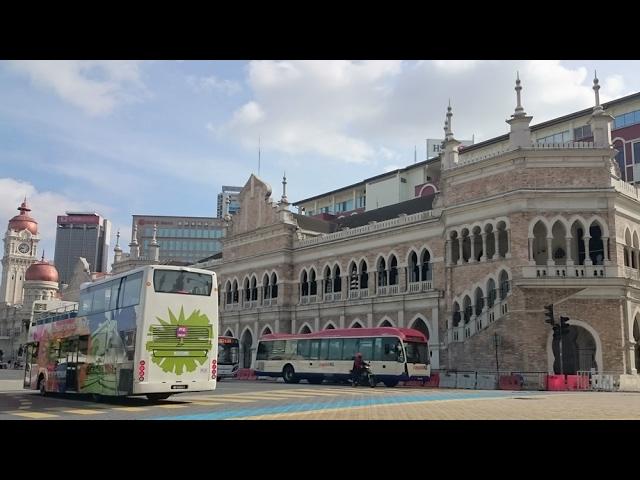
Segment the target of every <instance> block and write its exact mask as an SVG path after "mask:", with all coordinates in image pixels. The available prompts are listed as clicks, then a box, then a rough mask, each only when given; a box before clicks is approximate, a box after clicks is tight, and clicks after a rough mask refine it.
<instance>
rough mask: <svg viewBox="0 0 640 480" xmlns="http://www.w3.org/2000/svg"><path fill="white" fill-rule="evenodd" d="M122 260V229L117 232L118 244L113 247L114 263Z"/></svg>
mask: <svg viewBox="0 0 640 480" xmlns="http://www.w3.org/2000/svg"><path fill="white" fill-rule="evenodd" d="M121 260H122V249H121V248H120V230H118V233H116V246H115V247H113V263H118V262H120V261H121Z"/></svg>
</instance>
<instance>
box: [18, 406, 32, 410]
mask: <svg viewBox="0 0 640 480" xmlns="http://www.w3.org/2000/svg"><path fill="white" fill-rule="evenodd" d="M18 408H19V409H20V410H24V409H26V408H31V407H30V406H29V407H18Z"/></svg>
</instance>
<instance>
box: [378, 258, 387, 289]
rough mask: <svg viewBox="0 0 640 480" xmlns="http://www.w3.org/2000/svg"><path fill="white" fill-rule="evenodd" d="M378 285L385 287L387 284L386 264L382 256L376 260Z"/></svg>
mask: <svg viewBox="0 0 640 480" xmlns="http://www.w3.org/2000/svg"><path fill="white" fill-rule="evenodd" d="M377 272H378V286H379V287H385V286H386V285H387V266H386V263H385V261H384V258H383V257H380V259H379V260H378V268H377Z"/></svg>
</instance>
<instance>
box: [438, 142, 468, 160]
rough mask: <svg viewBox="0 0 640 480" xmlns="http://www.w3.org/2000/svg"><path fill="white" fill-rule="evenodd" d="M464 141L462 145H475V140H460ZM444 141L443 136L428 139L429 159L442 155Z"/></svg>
mask: <svg viewBox="0 0 640 480" xmlns="http://www.w3.org/2000/svg"><path fill="white" fill-rule="evenodd" d="M458 141H459V142H460V143H462V146H461V147H468V146H469V145H473V140H458ZM442 142H443V140H442V139H441V138H428V139H427V159H429V158H433V157H437V156H438V155H440V152H441V151H442Z"/></svg>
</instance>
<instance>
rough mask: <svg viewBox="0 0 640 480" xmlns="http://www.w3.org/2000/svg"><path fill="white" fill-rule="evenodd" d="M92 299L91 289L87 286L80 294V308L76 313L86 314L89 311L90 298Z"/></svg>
mask: <svg viewBox="0 0 640 480" xmlns="http://www.w3.org/2000/svg"><path fill="white" fill-rule="evenodd" d="M92 299H93V289H92V288H87V289H86V290H85V291H83V292H82V293H81V294H80V310H79V311H78V315H88V314H89V312H91V300H92Z"/></svg>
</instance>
